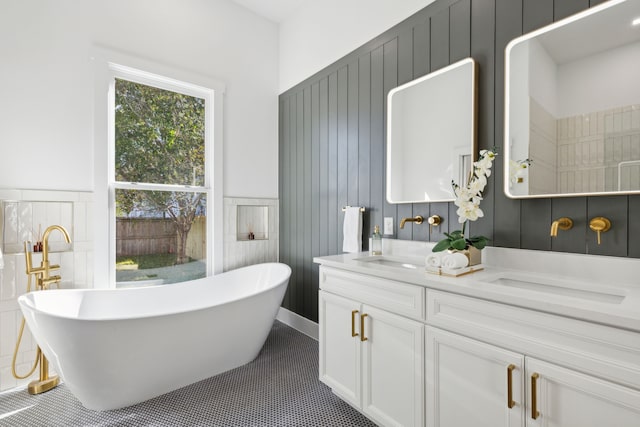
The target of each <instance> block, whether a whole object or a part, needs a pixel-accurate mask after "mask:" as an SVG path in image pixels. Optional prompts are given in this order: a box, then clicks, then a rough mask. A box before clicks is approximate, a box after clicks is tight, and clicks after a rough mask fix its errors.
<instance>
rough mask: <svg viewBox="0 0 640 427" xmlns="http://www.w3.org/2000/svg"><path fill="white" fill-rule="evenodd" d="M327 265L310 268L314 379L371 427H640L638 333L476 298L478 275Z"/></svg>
mask: <svg viewBox="0 0 640 427" xmlns="http://www.w3.org/2000/svg"><path fill="white" fill-rule="evenodd" d="M335 259H336V258H329V259H328V260H327V261H325V259H320V261H325V262H323V263H322V264H323V265H321V267H320V288H321V291H320V316H319V317H320V324H319V330H320V342H319V346H320V379H321V380H322V381H323V382H324V383H326V384H327V385H329V386H330V387H331V388H332V389H333V391H334V392H335V393H336V394H338V395H339V396H341V397H342V398H343V399H344V400H345V401H347V402H349V403H350V404H351V405H353V406H354V407H356V408H358V409H359V410H361V411H362V412H363V413H364V414H366V415H367V416H368V417H369V418H371V419H372V420H374V421H375V422H376V423H378V424H379V425H381V426H399V425H401V426H427V427H460V426H465V427H466V426H474V427H501V426H504V427H516V426H521V427H542V426H544V427H604V426H607V427H639V426H640V332H639V331H638V328H637V327H635V326H634V325H632V326H631V327H624V326H620V327H618V326H616V325H617V323H616V322H617V320H616V317H615V316H616V315H617V314H618V313H616V312H615V311H612V315H611V317H610V319H612V320H611V323H610V324H606V322H602V321H601V322H596V321H594V320H592V319H591V317H589V315H585V316H583V317H582V318H578V317H576V316H574V317H572V316H570V315H567V314H566V313H564V312H562V311H559V310H557V311H550V310H544V309H540V308H539V307H538V308H536V307H531V308H529V305H528V303H529V301H530V300H528V299H524V298H523V299H520V300H519V301H517V304H516V303H506V302H504V301H502V300H500V299H499V296H498V297H496V296H495V295H492V294H487V296H486V297H485V296H484V294H482V288H483V286H484V285H483V284H482V281H481V279H482V278H483V276H482V274H480V273H479V274H478V275H477V276H475V277H477V278H478V282H476V281H475V278H474V277H472V276H469V277H468V278H466V279H464V278H457V279H448V278H431V277H429V276H425V275H419V274H415V275H413V276H412V275H409V274H404V275H402V274H397V275H391V274H388V273H384V272H383V270H382V269H381V268H370V270H367V267H365V266H363V265H362V264H364V263H357V262H354V263H353V264H349V263H348V259H347V261H343V260H344V258H337V259H338V261H333V260H335ZM327 264H329V265H327ZM343 265H344V267H342V266H343ZM351 265H353V269H350V266H351ZM366 271H370V272H371V273H370V274H368V273H366ZM490 274H493V275H495V272H491V273H490ZM491 277H492V276H491ZM465 280H466V281H465ZM485 283H486V282H485ZM465 287H466V288H469V289H471V290H472V292H474V294H473V295H469V294H464V293H463V292H467V291H466V289H465ZM456 291H457V292H456ZM531 301H533V304H539V303H536V302H535V300H531ZM609 304H612V303H609ZM623 309H624V307H622V310H623ZM621 314H622V313H621ZM625 316H628V319H635V317H633V316H634V315H633V314H632V315H627V314H625ZM600 319H603V318H602V317H600ZM626 319H627V318H624V319H623V320H622V321H623V322H625V321H626ZM605 320H608V319H605Z"/></svg>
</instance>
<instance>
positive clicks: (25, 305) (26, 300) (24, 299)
mask: <svg viewBox="0 0 640 427" xmlns="http://www.w3.org/2000/svg"><path fill="white" fill-rule="evenodd" d="M266 266H276V267H277V268H281V269H282V270H283V273H285V274H283V275H282V277H280V278H279V280H277V281H274V282H273V283H272V284H270V285H269V286H266V287H265V288H263V289H261V290H260V291H259V292H254V293H249V294H246V295H244V296H242V297H240V298H234V299H230V300H226V301H223V302H218V303H216V304H209V305H194V306H193V307H192V308H189V309H184V310H173V311H163V312H161V313H149V314H139V315H121V316H118V317H113V316H112V317H78V316H73V315H65V314H60V313H52V312H50V311H46V310H42V309H40V308H37V307H36V305H35V301H34V298H35V296H33V295H32V294H34V293H36V292H42V291H32V292H29V293H26V294H24V295H20V296H19V297H18V300H17V301H18V305H19V306H20V309H21V310H22V312H23V314H25V315H26V313H25V309H26V310H28V311H30V312H32V313H33V314H38V315H44V316H49V317H53V318H57V319H65V320H71V321H76V322H109V321H124V320H137V319H151V318H155V317H165V316H173V315H179V314H184V313H191V312H195V311H200V310H208V309H211V308H214V307H222V306H224V305H228V304H233V303H235V302H238V301H243V300H246V299H249V298H252V297H255V296H256V295H261V294H264V293H267V292H270V291H273V290H274V289H276V288H278V287H280V286H282V285H284V286H288V282H289V280H290V278H291V272H292V270H291V267H290V266H289V265H287V264H284V263H281V262H266V263H260V264H252V265H248V266H244V267H240V268H237V269H234V270H229V271H225V272H223V273H220V274H217V275H212V276H207V277H202V278H199V279H195V280H187V281H184V282H178V283H168V284H164V285H156V286H143V287H139V288H121V289H118V288H115V289H93V288H85V289H51V290H47V291H46V292H47V293H51V294H53V295H56V294H61V293H67V292H76V293H80V294H84V293H115V292H118V293H122V292H127V293H135V292H142V291H147V292H148V291H149V289H157V288H164V287H167V286H172V287H174V289H175V288H176V287H188V286H193V284H194V282H204V281H206V280H211V279H213V278H215V277H217V276H221V275H224V274H227V273H232V272H237V271H241V270H250V269H258V267H266Z"/></svg>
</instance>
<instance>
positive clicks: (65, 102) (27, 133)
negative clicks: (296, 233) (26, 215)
mask: <svg viewBox="0 0 640 427" xmlns="http://www.w3.org/2000/svg"><path fill="white" fill-rule="evenodd" d="M93 45H100V46H102V47H107V48H109V49H114V50H119V51H122V52H124V53H127V54H129V55H132V56H139V57H143V58H146V59H148V60H150V61H155V62H159V63H163V64H166V65H168V66H171V67H175V68H182V69H185V70H187V71H190V72H195V73H199V74H203V75H206V76H209V77H211V78H213V79H215V80H218V81H220V82H222V83H224V84H225V85H226V89H227V90H226V98H225V118H224V133H225V135H224V194H225V195H232V196H244V197H277V195H278V148H277V147H278V111H277V108H278V102H277V95H278V27H277V25H276V24H274V23H272V22H270V21H267V20H266V19H262V18H260V17H258V16H257V15H255V14H253V13H250V12H248V11H247V10H246V9H244V8H242V7H240V6H238V5H236V4H235V3H233V2H231V1H229V0H180V1H177V0H136V1H129V0H110V1H102V0H56V1H55V2H54V1H49V0H24V1H3V2H2V3H1V6H0V58H1V61H2V63H1V66H0V94H2V95H1V96H0V128H1V129H2V137H1V138H0V153H1V154H0V188H24V189H57V190H89V191H91V190H94V185H93V177H94V175H93V146H92V143H93V142H92V141H93V123H92V121H93V85H94V80H93V74H92V67H91V63H90V60H89V53H90V51H91V47H92V46H93Z"/></svg>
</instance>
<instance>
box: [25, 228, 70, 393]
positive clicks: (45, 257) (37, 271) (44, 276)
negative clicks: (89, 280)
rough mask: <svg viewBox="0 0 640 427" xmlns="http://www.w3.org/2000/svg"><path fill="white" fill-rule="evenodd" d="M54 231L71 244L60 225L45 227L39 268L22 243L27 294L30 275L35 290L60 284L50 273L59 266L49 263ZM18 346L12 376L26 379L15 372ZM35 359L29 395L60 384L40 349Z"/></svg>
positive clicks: (57, 277)
mask: <svg viewBox="0 0 640 427" xmlns="http://www.w3.org/2000/svg"><path fill="white" fill-rule="evenodd" d="M54 230H58V231H60V232H61V233H62V236H63V237H64V240H65V241H66V242H67V243H71V238H70V237H69V233H68V232H67V230H66V229H65V228H64V227H62V226H60V225H52V226H50V227H47V229H46V230H45V231H44V234H43V235H42V262H41V263H40V267H37V268H33V265H32V261H31V247H30V245H29V244H28V243H27V242H25V243H24V252H25V258H26V264H27V269H26V270H27V276H29V280H28V283H29V286H28V289H27V292H28V291H29V290H30V288H31V275H33V276H35V278H36V289H37V290H40V291H41V290H45V289H48V288H49V286H50V285H52V284H54V283H60V280H61V277H60V275H56V276H52V275H51V271H52V270H57V269H59V268H60V266H59V265H57V264H56V265H51V264H50V262H49V235H50V234H51V232H52V231H54ZM22 322H23V323H22V327H21V329H20V338H22V329H23V328H24V319H23V320H22ZM19 345H20V339H19V340H18V342H16V350H15V352H14V355H13V375H14V376H15V377H16V378H26V376H25V377H18V376H17V375H16V372H15V359H16V353H17V351H18V346H19ZM36 358H37V359H38V360H37V361H36V363H38V362H39V363H40V376H39V378H38V379H37V380H34V381H31V382H30V383H29V386H28V387H27V390H28V391H29V394H39V393H44V392H45V391H48V390H51V389H52V388H54V387H56V386H57V385H58V383H59V382H60V378H59V377H58V376H57V375H54V376H52V377H50V376H49V361H48V360H47V358H46V357H44V354H43V353H42V351H41V350H40V347H38V351H37V356H36ZM35 367H36V364H34V365H33V369H35ZM32 372H33V370H32ZM29 375H30V374H29ZM27 376H28V375H27Z"/></svg>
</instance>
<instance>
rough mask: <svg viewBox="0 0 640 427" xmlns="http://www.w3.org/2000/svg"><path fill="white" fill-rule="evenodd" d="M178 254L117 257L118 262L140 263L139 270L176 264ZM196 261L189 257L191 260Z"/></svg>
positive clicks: (124, 263)
mask: <svg viewBox="0 0 640 427" xmlns="http://www.w3.org/2000/svg"><path fill="white" fill-rule="evenodd" d="M177 258H178V256H177V255H176V254H151V255H134V256H119V257H116V264H121V265H132V264H138V269H139V270H145V269H148V268H160V267H171V266H174V265H176V259H177ZM192 261H196V260H195V259H193V258H189V262H192Z"/></svg>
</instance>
